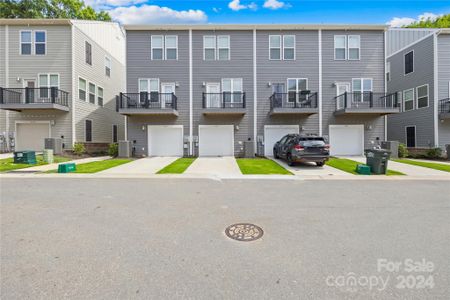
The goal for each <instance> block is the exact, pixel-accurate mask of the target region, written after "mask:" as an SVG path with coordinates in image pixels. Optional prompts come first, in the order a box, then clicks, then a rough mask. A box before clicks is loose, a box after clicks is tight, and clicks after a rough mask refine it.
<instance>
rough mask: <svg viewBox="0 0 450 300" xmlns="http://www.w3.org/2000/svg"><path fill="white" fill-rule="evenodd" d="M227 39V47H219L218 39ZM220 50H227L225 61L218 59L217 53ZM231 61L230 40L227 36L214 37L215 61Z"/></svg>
mask: <svg viewBox="0 0 450 300" xmlns="http://www.w3.org/2000/svg"><path fill="white" fill-rule="evenodd" d="M224 37H225V38H227V39H228V47H219V38H224ZM220 49H227V50H228V57H227V59H220V56H219V51H220ZM230 59H231V38H230V36H229V35H218V36H216V60H220V61H226V60H230Z"/></svg>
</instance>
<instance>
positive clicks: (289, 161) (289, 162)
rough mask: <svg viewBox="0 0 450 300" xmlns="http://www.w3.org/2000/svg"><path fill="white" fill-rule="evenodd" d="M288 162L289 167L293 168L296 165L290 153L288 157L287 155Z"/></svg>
mask: <svg viewBox="0 0 450 300" xmlns="http://www.w3.org/2000/svg"><path fill="white" fill-rule="evenodd" d="M286 161H287V164H288V165H289V166H291V167H292V166H293V165H294V161H293V160H292V155H291V154H290V153H288V155H286Z"/></svg>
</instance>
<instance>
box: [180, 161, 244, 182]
mask: <svg viewBox="0 0 450 300" xmlns="http://www.w3.org/2000/svg"><path fill="white" fill-rule="evenodd" d="M184 173H185V174H196V175H210V176H217V177H222V178H229V177H234V176H237V177H238V176H242V173H241V170H240V169H239V166H238V165H237V163H236V159H235V158H234V157H232V156H224V157H199V158H197V159H196V160H195V161H194V163H192V165H191V166H190V167H189V168H188V169H187V170H186V171H185V172H184Z"/></svg>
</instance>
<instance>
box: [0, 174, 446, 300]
mask: <svg viewBox="0 0 450 300" xmlns="http://www.w3.org/2000/svg"><path fill="white" fill-rule="evenodd" d="M0 188H1V194H0V195H1V228H0V229H1V232H0V233H1V240H0V242H1V244H0V246H1V249H0V250H1V254H0V255H1V273H0V275H1V294H0V298H2V299H62V298H67V299H369V298H371V299H450V193H449V182H448V181H407V180H401V181H387V180H384V181H361V180H359V181H346V180H333V181H327V180H317V181H282V180H223V181H218V180H207V179H167V178H165V179H95V178H90V179H85V178H81V179H75V178H71V179H69V178H36V179H28V178H27V179H25V178H24V179H19V178H14V179H7V178H2V179H1V182H0ZM241 222H247V223H252V224H255V225H258V226H260V227H261V228H262V229H263V230H264V235H263V236H262V238H260V239H258V240H256V241H251V242H241V241H235V240H232V239H230V238H228V237H227V236H226V235H225V233H224V230H225V228H226V227H227V226H229V225H231V224H234V223H241Z"/></svg>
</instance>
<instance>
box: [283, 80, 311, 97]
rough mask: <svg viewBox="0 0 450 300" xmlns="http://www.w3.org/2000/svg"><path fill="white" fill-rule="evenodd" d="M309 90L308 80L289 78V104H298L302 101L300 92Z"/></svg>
mask: <svg viewBox="0 0 450 300" xmlns="http://www.w3.org/2000/svg"><path fill="white" fill-rule="evenodd" d="M307 89H308V79H306V78H288V80H287V90H288V102H298V101H299V100H300V99H301V95H300V92H301V91H305V90H307Z"/></svg>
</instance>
